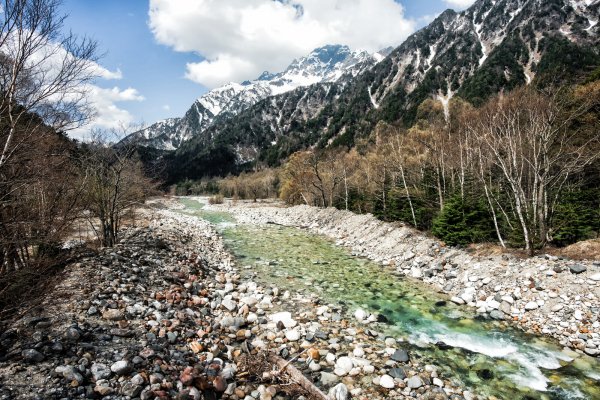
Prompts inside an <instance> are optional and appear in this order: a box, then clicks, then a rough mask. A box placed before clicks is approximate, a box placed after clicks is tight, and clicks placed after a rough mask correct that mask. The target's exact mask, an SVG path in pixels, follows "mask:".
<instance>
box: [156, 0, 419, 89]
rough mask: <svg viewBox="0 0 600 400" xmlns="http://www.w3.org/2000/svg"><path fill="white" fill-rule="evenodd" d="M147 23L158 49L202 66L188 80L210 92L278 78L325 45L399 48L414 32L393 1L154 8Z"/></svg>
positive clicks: (241, 1) (167, 4) (209, 2)
mask: <svg viewBox="0 0 600 400" xmlns="http://www.w3.org/2000/svg"><path fill="white" fill-rule="evenodd" d="M149 17H150V19H149V25H150V28H151V30H152V32H153V34H154V36H155V38H156V40H157V41H158V42H160V43H162V44H165V45H168V46H171V47H172V48H173V49H175V50H176V51H181V52H194V53H197V54H199V55H200V56H201V57H202V58H203V59H204V60H203V61H200V62H197V63H189V64H188V65H187V73H186V77H187V78H188V79H191V80H193V81H195V82H198V83H200V84H203V85H205V86H207V87H209V88H212V87H216V86H219V85H222V84H224V83H227V82H229V81H242V80H245V79H250V78H255V77H257V76H258V75H259V74H260V73H261V72H262V71H264V70H269V71H272V72H278V71H280V70H282V69H283V68H285V67H286V66H287V65H288V64H289V63H290V62H291V61H292V60H293V59H294V58H296V57H300V56H303V55H306V54H308V53H309V52H310V51H311V50H313V49H315V48H316V47H319V46H322V45H325V44H346V45H348V46H349V47H351V48H353V49H365V50H369V51H372V52H374V51H377V50H380V49H382V48H385V47H388V46H397V45H399V44H400V43H402V41H403V40H404V39H406V37H407V36H408V35H409V34H411V33H412V32H413V31H414V30H415V27H416V22H415V21H413V20H409V19H407V18H405V16H404V9H403V7H402V5H401V4H399V3H397V2H396V1H394V0H278V1H274V0H150V11H149Z"/></svg>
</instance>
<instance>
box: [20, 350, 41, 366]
mask: <svg viewBox="0 0 600 400" xmlns="http://www.w3.org/2000/svg"><path fill="white" fill-rule="evenodd" d="M21 356H23V361H25V362H28V363H38V362H40V361H42V360H43V359H44V355H43V354H42V353H40V352H39V351H37V350H34V349H27V350H23V351H22V352H21Z"/></svg>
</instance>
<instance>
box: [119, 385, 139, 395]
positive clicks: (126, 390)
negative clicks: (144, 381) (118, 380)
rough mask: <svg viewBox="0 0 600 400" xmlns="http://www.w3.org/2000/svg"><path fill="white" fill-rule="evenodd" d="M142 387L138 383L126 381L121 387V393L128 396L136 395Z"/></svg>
mask: <svg viewBox="0 0 600 400" xmlns="http://www.w3.org/2000/svg"><path fill="white" fill-rule="evenodd" d="M142 389H143V387H142V386H140V385H136V384H134V383H131V382H127V383H125V384H124V385H123V386H122V387H121V394H122V395H123V396H128V397H137V396H139V394H140V393H142Z"/></svg>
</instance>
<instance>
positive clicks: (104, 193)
mask: <svg viewBox="0 0 600 400" xmlns="http://www.w3.org/2000/svg"><path fill="white" fill-rule="evenodd" d="M123 136H124V134H123V133H122V132H121V133H119V132H118V131H116V130H112V131H103V132H95V134H94V137H95V140H94V141H93V142H92V143H90V144H88V145H87V152H86V154H85V155H84V157H83V159H82V163H81V164H82V170H83V175H84V176H85V182H86V201H85V204H86V205H87V208H88V211H89V213H88V220H89V222H90V225H91V227H92V229H93V230H94V232H95V233H96V236H97V237H98V239H99V240H100V242H101V243H102V245H103V246H106V247H111V246H113V245H115V244H116V242H117V241H118V235H119V231H120V229H121V226H122V223H123V219H124V218H125V217H126V216H127V215H128V213H132V212H134V210H135V207H137V206H139V205H141V204H143V203H144V201H145V200H146V198H147V197H148V196H149V195H151V194H153V193H154V191H155V189H156V184H155V183H153V182H152V180H151V179H150V178H148V177H147V176H146V175H145V173H144V170H143V166H142V163H141V162H140V161H139V160H138V159H137V158H136V146H135V143H127V144H122V145H118V146H111V145H109V143H108V142H107V140H106V138H107V137H123Z"/></svg>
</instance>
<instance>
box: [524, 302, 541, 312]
mask: <svg viewBox="0 0 600 400" xmlns="http://www.w3.org/2000/svg"><path fill="white" fill-rule="evenodd" d="M538 307H539V306H538V303H536V302H535V301H530V302H529V303H527V304H525V309H526V310H529V311H530V310H535V309H536V308H538Z"/></svg>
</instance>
